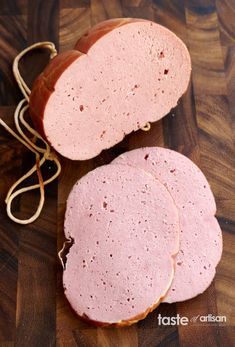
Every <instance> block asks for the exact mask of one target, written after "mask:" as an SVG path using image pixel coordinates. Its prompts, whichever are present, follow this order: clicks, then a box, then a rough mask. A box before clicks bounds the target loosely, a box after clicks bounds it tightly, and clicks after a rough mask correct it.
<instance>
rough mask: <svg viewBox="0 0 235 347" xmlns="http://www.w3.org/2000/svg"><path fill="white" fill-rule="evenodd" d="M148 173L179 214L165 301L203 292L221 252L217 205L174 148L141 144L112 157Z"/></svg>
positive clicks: (201, 179)
mask: <svg viewBox="0 0 235 347" xmlns="http://www.w3.org/2000/svg"><path fill="white" fill-rule="evenodd" d="M113 163H114V164H125V165H126V164H128V165H130V166H133V167H138V168H141V169H144V170H145V171H146V172H149V173H151V174H152V175H153V176H154V177H156V178H157V179H158V180H159V181H160V182H162V184H164V186H165V187H166V188H167V189H168V191H169V192H170V194H171V195H172V197H173V199H174V201H175V204H176V206H177V207H178V210H179V216H180V228H181V233H180V251H179V253H178V255H177V257H176V271H175V276H174V280H173V282H172V285H171V288H170V290H169V292H168V294H167V296H166V297H165V298H164V301H165V302H169V303H171V302H177V301H183V300H187V299H190V298H193V297H195V296H196V295H198V294H200V293H202V292H203V291H204V290H206V289H207V287H208V286H209V285H210V283H211V282H212V280H213V278H214V275H215V268H216V265H217V264H218V262H219V260H220V258H221V254H222V234H221V229H220V226H219V224H218V222H217V220H216V218H215V217H214V215H215V212H216V205H215V200H214V197H213V194H212V192H211V189H210V186H209V184H208V182H207V180H206V178H205V176H204V175H203V173H202V172H201V170H200V169H199V168H198V167H197V166H196V165H195V164H194V163H193V162H192V161H191V160H189V159H188V158H187V157H185V156H183V155H182V154H179V153H177V152H175V151H172V150H169V149H165V148H158V147H149V148H140V149H136V150H133V151H130V152H126V153H124V154H122V155H121V156H119V157H118V158H117V159H116V160H114V161H113Z"/></svg>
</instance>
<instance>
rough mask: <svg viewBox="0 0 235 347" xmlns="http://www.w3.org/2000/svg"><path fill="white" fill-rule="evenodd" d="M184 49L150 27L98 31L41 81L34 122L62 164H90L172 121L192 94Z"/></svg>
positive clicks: (138, 22) (107, 25)
mask: <svg viewBox="0 0 235 347" xmlns="http://www.w3.org/2000/svg"><path fill="white" fill-rule="evenodd" d="M190 72H191V62H190V56H189V53H188V50H187V48H186V46H185V45H184V43H183V42H182V41H181V40H180V39H179V38H178V37H177V36H176V35H175V34H174V33H172V32H171V31H169V30H168V29H166V28H164V27H162V26H160V25H158V24H156V23H154V22H150V21H147V20H143V19H132V18H125V19H123V18H122V19H114V20H108V21H105V22H103V23H101V24H98V25H97V26H95V27H94V28H93V29H91V30H90V31H89V32H88V33H87V34H86V35H84V36H83V37H82V38H81V39H80V40H79V41H78V42H77V44H76V47H75V48H74V50H71V51H67V52H64V53H61V54H59V55H58V56H56V57H55V58H54V59H52V61H51V62H50V63H49V65H48V66H47V67H46V69H45V71H44V72H43V73H42V74H41V75H40V76H39V77H38V78H37V80H36V81H35V83H34V85H33V89H32V93H31V96H30V114H31V116H32V118H33V121H34V123H35V125H36V127H37V129H38V130H39V131H40V133H41V134H42V135H43V136H44V137H45V138H46V139H47V140H48V141H49V143H50V144H51V145H52V146H53V147H54V149H56V150H57V151H58V152H59V153H60V154H62V155H63V156H65V157H67V158H70V159H74V160H85V159H90V158H93V157H95V156H96V155H98V154H99V153H100V152H101V151H102V150H103V149H106V148H110V147H112V146H114V145H115V144H116V143H118V142H120V141H121V140H122V139H123V137H124V136H125V135H126V134H129V133H131V132H132V131H136V130H138V129H139V128H142V127H143V126H144V125H145V124H146V123H147V122H155V121H157V120H158V119H160V118H162V117H163V116H165V115H166V114H167V113H168V112H169V111H170V110H171V108H172V107H174V106H176V105H177V101H178V99H179V98H180V97H181V96H182V94H183V93H184V92H185V91H186V89H187V86H188V83H189V78H190Z"/></svg>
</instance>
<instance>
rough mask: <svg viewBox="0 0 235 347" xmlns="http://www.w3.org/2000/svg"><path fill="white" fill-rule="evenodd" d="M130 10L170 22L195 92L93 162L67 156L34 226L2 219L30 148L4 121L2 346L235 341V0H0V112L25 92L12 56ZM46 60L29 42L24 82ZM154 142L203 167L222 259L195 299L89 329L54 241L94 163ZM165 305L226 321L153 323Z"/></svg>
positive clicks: (130, 346) (30, 199)
mask: <svg viewBox="0 0 235 347" xmlns="http://www.w3.org/2000/svg"><path fill="white" fill-rule="evenodd" d="M128 16H130V17H141V18H148V19H151V20H154V21H156V22H158V23H160V24H163V25H165V26H166V27H168V28H169V29H171V30H172V31H174V32H175V33H176V34H177V35H178V36H179V37H181V38H182V40H183V41H184V42H185V43H186V45H187V47H188V49H189V51H190V54H191V58H192V66H193V70H192V79H191V83H190V86H189V88H188V92H187V93H186V94H185V95H184V96H183V98H182V99H181V100H180V102H179V104H178V106H177V107H176V108H175V109H174V110H172V111H171V112H170V114H169V115H167V116H166V117H165V118H164V119H163V120H162V121H159V122H157V123H155V124H153V125H152V128H151V130H150V131H149V132H147V133H145V132H142V131H139V132H137V133H135V134H131V135H129V136H128V137H127V138H126V139H125V140H124V141H123V142H122V143H120V144H119V145H117V146H115V147H114V148H112V149H110V150H108V151H104V152H103V153H102V154H101V155H100V156H98V157H97V158H95V159H93V160H89V161H85V162H72V161H69V160H65V159H62V167H63V170H62V174H61V176H60V177H59V179H58V181H57V182H55V183H53V184H51V185H50V186H49V187H47V189H46V193H47V194H46V196H47V199H46V204H45V207H44V209H43V213H42V215H41V216H40V218H39V219H38V220H37V221H36V222H35V223H33V224H31V225H28V226H18V225H16V224H14V223H12V222H11V221H10V220H9V219H8V218H7V216H6V212H5V204H4V198H5V196H6V193H7V190H8V189H9V187H10V185H11V184H12V183H13V182H14V181H15V180H16V179H17V178H19V176H20V175H21V174H22V173H24V172H25V171H26V170H27V168H29V167H30V165H31V164H32V162H33V159H34V158H33V156H32V155H31V154H30V153H28V151H27V150H26V149H25V148H24V147H23V146H22V145H21V144H19V143H18V142H17V141H16V140H15V139H14V138H12V137H11V136H10V135H8V134H7V133H6V132H5V131H4V130H3V129H0V173H1V178H0V347H11V346H16V347H47V346H59V347H73V346H79V347H96V346H98V347H137V346H139V347H142V346H145V347H156V346H161V347H164V346H167V347H168V346H170V347H171V346H172V347H173V346H182V347H194V346H199V347H200V346H202V347H204V346H205V347H214V346H221V347H230V346H231V347H232V346H234V345H235V334H234V326H235V315H234V313H235V309H234V306H235V305H234V304H235V235H234V233H235V228H234V225H235V199H234V192H235V187H234V185H235V174H234V127H233V125H234V122H233V119H234V116H235V1H234V0H223V1H222V0H217V1H215V0H184V1H183V0H172V1H168V0H122V1H121V0H61V1H57V0H31V1H30V0H28V1H26V0H0V117H1V118H3V119H4V120H5V121H6V122H7V123H8V124H9V125H11V126H13V112H14V108H15V106H16V105H17V102H18V101H19V100H20V98H21V95H20V92H19V90H18V88H17V85H16V83H15V81H14V78H13V75H12V71H11V66H12V62H13V59H14V57H15V56H16V55H17V53H18V52H20V51H21V50H22V49H23V48H25V47H26V46H27V45H29V44H31V43H33V42H37V41H42V40H51V41H53V42H54V43H55V44H56V46H57V48H58V49H59V50H60V51H65V50H67V49H69V48H71V47H72V46H73V45H74V43H75V42H76V40H77V39H78V37H79V36H80V35H82V33H84V31H86V30H87V29H88V28H90V27H91V26H92V25H94V24H96V23H97V22H99V21H102V20H104V19H107V18H114V17H128ZM47 59H48V54H46V53H43V52H34V53H33V54H30V55H29V56H28V57H27V58H26V59H25V60H24V62H23V64H22V66H21V69H22V72H23V74H24V76H25V78H26V80H27V81H28V83H29V84H30V83H32V81H33V79H34V78H35V76H36V75H37V74H38V73H39V72H40V71H41V70H42V69H43V67H44V66H45V64H46V63H47ZM148 145H149V146H154V145H156V146H164V147H168V148H172V149H175V150H177V151H179V152H181V153H183V154H185V155H186V156H188V157H189V158H191V159H192V160H193V161H194V162H195V163H196V164H197V165H199V167H200V168H201V169H202V170H203V172H204V173H205V175H206V177H207V179H208V181H209V183H210V184H211V187H212V190H213V192H214V194H215V198H216V202H217V217H218V220H219V223H220V225H221V228H222V230H223V238H224V251H223V257H222V260H221V262H220V264H219V266H218V270H217V274H216V278H215V280H214V281H213V283H212V284H211V286H210V288H209V289H208V290H207V291H206V292H205V293H204V294H202V295H200V296H198V297H197V298H195V299H193V300H190V301H186V302H183V303H178V304H171V305H168V304H162V305H160V306H159V308H157V309H156V310H155V311H154V312H153V313H151V314H150V315H149V316H148V317H147V318H146V319H145V320H144V321H141V322H139V323H138V324H136V325H134V326H131V327H127V328H121V329H116V328H93V327H90V326H89V325H87V324H85V323H83V322H81V321H79V319H78V318H77V316H76V315H75V314H74V313H73V312H72V310H71V309H70V307H69V305H68V303H67V301H66V299H65V297H64V295H63V289H62V285H61V276H62V268H61V266H60V264H59V261H58V259H57V251H58V250H59V249H60V248H61V246H62V243H63V241H64V236H63V218H64V210H65V203H66V198H67V196H68V193H69V191H70V189H71V187H72V186H73V184H74V183H75V181H76V180H77V179H78V178H79V177H81V176H83V175H84V174H85V173H87V172H88V171H90V170H92V169H93V168H95V167H97V166H100V165H102V164H105V163H109V162H110V161H111V160H112V159H114V158H115V157H116V156H117V155H118V154H120V153H122V152H124V151H126V150H129V149H133V148H138V147H142V146H148ZM52 171H53V167H52V165H49V164H48V165H46V167H45V168H44V174H45V175H46V174H48V172H52ZM35 179H36V177H33V178H31V180H30V182H33V181H34V180H35ZM38 199H39V194H38V192H36V191H35V192H31V193H27V194H26V195H24V196H22V197H20V198H19V199H18V200H17V201H16V202H15V204H14V212H15V213H16V214H17V215H18V216H22V217H26V216H28V215H30V213H32V212H33V211H34V210H35V207H36V204H37V201H38ZM159 313H161V314H162V315H163V316H166V317H172V316H175V315H176V314H177V313H178V314H179V315H181V316H187V317H188V318H191V317H193V316H197V315H207V314H213V315H223V316H226V317H227V322H226V324H224V325H220V324H219V323H214V324H212V323H207V324H206V323H204V324H202V323H201V324H199V323H198V324H193V323H191V324H189V325H188V326H183V325H181V326H163V325H159V324H158V320H157V318H158V314H159Z"/></svg>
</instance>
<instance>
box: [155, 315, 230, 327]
mask: <svg viewBox="0 0 235 347" xmlns="http://www.w3.org/2000/svg"><path fill="white" fill-rule="evenodd" d="M226 321H227V317H226V316H214V315H213V314H211V313H209V314H208V315H206V316H203V315H200V314H199V315H197V316H193V317H191V318H188V317H185V316H180V315H179V314H178V313H177V315H176V316H172V317H164V316H162V315H161V314H160V313H159V315H158V324H159V325H189V324H207V323H209V324H213V323H226Z"/></svg>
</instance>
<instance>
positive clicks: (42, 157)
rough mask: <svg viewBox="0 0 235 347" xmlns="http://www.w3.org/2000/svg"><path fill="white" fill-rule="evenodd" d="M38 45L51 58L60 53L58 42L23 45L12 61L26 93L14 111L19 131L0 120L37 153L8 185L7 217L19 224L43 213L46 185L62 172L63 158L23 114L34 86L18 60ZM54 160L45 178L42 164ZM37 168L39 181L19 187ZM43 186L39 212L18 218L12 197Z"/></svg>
mask: <svg viewBox="0 0 235 347" xmlns="http://www.w3.org/2000/svg"><path fill="white" fill-rule="evenodd" d="M36 48H47V49H49V50H50V52H51V54H50V58H51V59H52V58H53V57H54V56H56V55H57V51H56V48H55V45H54V44H53V43H52V42H38V43H35V44H33V45H32V46H30V47H27V48H26V49H24V50H23V51H22V52H21V53H20V54H18V55H17V57H16V58H15V60H14V63H13V74H14V76H15V79H16V82H17V84H18V86H19V88H20V90H21V92H22V94H23V95H24V99H23V100H21V101H20V102H19V104H18V106H17V107H16V110H15V113H14V121H15V126H16V129H17V132H18V133H16V132H15V131H14V130H12V129H11V128H10V127H9V126H8V125H7V124H6V123H5V122H4V121H3V120H2V119H1V118H0V124H1V125H2V126H3V127H4V128H5V129H6V130H7V131H8V132H9V133H10V134H11V135H12V136H14V137H15V138H16V139H17V140H18V141H20V142H21V143H22V144H23V145H24V146H25V147H27V148H28V149H29V150H30V151H31V152H33V153H34V154H35V165H34V166H33V167H32V168H31V169H30V170H29V171H28V172H27V173H26V174H25V175H23V176H22V177H21V178H20V179H18V180H17V181H16V182H15V183H14V184H13V185H12V186H11V188H10V189H9V191H8V194H7V196H6V199H5V202H6V210H7V215H8V217H9V218H10V219H11V220H12V221H14V222H16V223H19V224H29V223H32V222H34V221H35V220H36V219H37V218H38V217H39V215H40V213H41V211H42V208H43V205H44V201H45V190H44V186H45V185H47V184H49V183H51V182H53V181H54V180H55V179H56V178H57V177H58V176H59V174H60V172H61V165H60V162H59V160H58V158H57V156H56V154H55V153H54V152H52V150H51V147H50V145H49V144H48V143H47V142H46V141H45V140H44V139H43V138H42V137H41V136H40V134H39V133H38V132H37V131H36V130H35V129H33V128H32V127H31V126H30V125H29V124H28V123H27V122H26V120H25V118H24V114H25V112H26V111H27V110H28V108H29V95H30V93H31V90H30V89H29V87H28V86H27V84H26V83H25V81H24V80H23V78H22V76H21V74H20V71H19V62H20V60H21V58H22V57H23V56H24V55H25V54H26V53H28V52H29V51H31V50H33V49H36ZM22 125H23V126H24V128H25V129H27V130H28V131H29V132H30V133H31V134H32V135H33V137H34V138H33V139H32V140H31V139H29V137H28V136H27V135H26V134H25V133H24V131H23V130H22ZM37 139H38V140H40V141H41V142H42V143H43V146H42V147H41V146H37V145H36V144H35V143H34V141H35V142H36V140H37ZM48 160H49V161H53V162H54V163H55V164H56V172H55V173H54V175H52V176H51V177H50V178H49V179H47V180H46V181H44V180H43V177H42V173H41V166H42V165H43V164H44V163H45V162H46V161H48ZM34 172H37V176H38V184H34V185H31V186H27V187H24V188H20V189H16V188H17V187H18V186H19V185H20V184H21V183H22V182H23V181H24V180H25V179H26V178H28V177H30V176H31V175H32V174H33V173H34ZM38 188H39V189H40V201H39V204H38V207H37V210H36V212H35V213H34V214H33V216H32V217H30V218H28V219H19V218H16V217H15V216H14V215H13V214H12V211H11V205H12V202H13V200H14V199H15V198H16V197H17V196H19V195H20V194H23V193H25V192H28V191H31V190H33V189H38Z"/></svg>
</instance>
